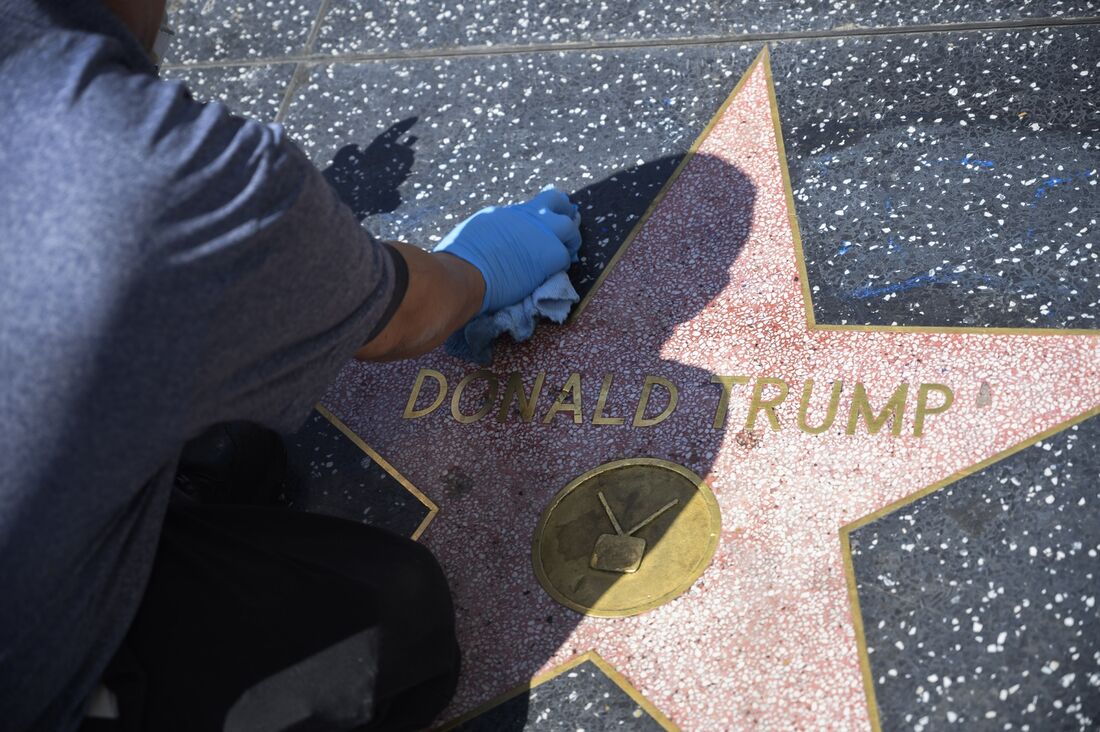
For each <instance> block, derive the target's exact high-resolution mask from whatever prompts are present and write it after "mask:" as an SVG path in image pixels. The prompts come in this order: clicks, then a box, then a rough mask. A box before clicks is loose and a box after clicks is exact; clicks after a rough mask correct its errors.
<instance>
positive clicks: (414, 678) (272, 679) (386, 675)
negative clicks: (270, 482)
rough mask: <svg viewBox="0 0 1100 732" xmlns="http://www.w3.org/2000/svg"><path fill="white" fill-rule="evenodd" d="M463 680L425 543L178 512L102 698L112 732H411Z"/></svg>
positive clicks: (264, 514) (260, 515)
mask: <svg viewBox="0 0 1100 732" xmlns="http://www.w3.org/2000/svg"><path fill="white" fill-rule="evenodd" d="M458 666H459V653H458V646H457V643H456V641H455V635H454V610H453V607H452V604H451V598H450V593H449V591H448V589H447V583H446V581H445V579H444V577H443V574H442V572H441V570H440V568H439V565H438V564H437V563H436V561H435V559H434V557H432V555H431V554H430V553H429V552H428V550H427V549H425V548H424V547H422V546H420V545H419V544H417V543H415V542H413V541H411V540H409V539H405V538H402V537H398V536H395V535H393V534H390V533H387V532H385V531H381V530H378V529H372V528H370V527H367V526H363V525H361V524H357V523H354V522H351V521H345V520H342V519H337V518H331V517H327V516H318V515H312V514H304V513H300V512H296V511H291V510H289V509H285V508H278V507H264V506H241V505H207V504H199V503H192V502H187V501H180V502H176V503H174V504H173V505H172V506H171V508H170V509H169V511H168V516H167V520H166V521H165V525H164V533H163V535H162V538H161V543H160V547H159V549H158V552H157V557H156V561H155V564H154V567H153V573H152V578H151V580H150V582H149V587H148V590H147V591H146V594H145V598H144V600H143V602H142V605H141V608H140V610H139V611H138V615H137V618H136V620H135V621H134V624H133V626H132V627H131V629H130V633H129V635H128V637H127V640H126V642H125V644H124V646H123V648H122V649H121V651H120V652H119V654H118V657H117V658H116V659H115V661H114V662H113V663H112V666H111V668H110V669H109V671H108V674H107V676H106V677H105V683H106V685H107V687H108V688H109V689H111V690H112V691H113V692H114V693H115V694H116V695H117V696H118V698H119V706H120V711H121V715H120V716H121V719H120V720H119V722H120V724H119V725H118V726H117V727H116V729H119V730H143V731H144V730H149V731H152V732H174V731H175V730H180V731H181V732H182V731H186V732H205V731H207V730H211V731H213V730H218V731H220V730H226V731H227V732H245V731H248V732H267V731H269V730H292V731H293V732H306V731H307V730H308V731H311V732H312V731H317V732H321V731H325V732H328V731H330V730H363V731H366V730H415V729H421V728H423V727H424V726H426V725H427V724H428V723H430V722H431V721H432V719H433V718H434V716H435V715H436V714H438V713H439V711H441V709H442V708H443V707H444V706H445V705H446V704H447V702H448V701H449V700H450V698H451V695H452V693H453V692H454V687H455V683H456V679H457V675H458ZM87 727H88V729H89V730H90V729H93V728H94V729H99V727H95V726H94V725H87Z"/></svg>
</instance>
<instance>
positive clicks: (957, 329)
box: [814, 323, 1100, 336]
mask: <svg viewBox="0 0 1100 732" xmlns="http://www.w3.org/2000/svg"><path fill="white" fill-rule="evenodd" d="M814 330H837V331H858V332H861V333H966V334H970V335H1030V336H1082V335H1091V336H1100V328H1097V329H1095V330H1094V329H1089V328H1006V327H1000V326H998V327H989V328H984V327H982V326H980V325H852V324H843V325H833V324H822V323H818V324H816V325H815V326H814Z"/></svg>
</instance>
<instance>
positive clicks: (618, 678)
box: [432, 651, 680, 732]
mask: <svg viewBox="0 0 1100 732" xmlns="http://www.w3.org/2000/svg"><path fill="white" fill-rule="evenodd" d="M585 661H591V662H592V664H593V665H594V666H595V667H596V668H598V669H599V670H600V671H601V672H603V674H604V675H605V676H607V678H609V679H611V681H612V683H614V684H615V685H616V686H618V687H619V688H620V689H622V690H623V691H624V692H625V693H626V695H627V696H629V697H630V698H631V699H633V700H634V702H635V703H636V704H637V705H638V706H639V707H641V708H642V710H643V711H644V712H645V713H646V714H648V715H649V716H650V717H652V718H653V720H654V721H655V722H657V724H659V725H661V729H664V730H666V731H667V732H680V728H679V727H677V726H676V725H675V724H673V723H672V720H671V719H669V718H668V717H666V716H665V715H664V714H663V713H662V712H661V710H659V709H658V708H657V707H655V706H654V705H653V702H651V701H649V700H648V699H646V698H645V697H644V696H642V693H641V692H640V691H638V689H637V688H635V687H634V685H633V684H631V683H630V682H629V681H627V679H626V677H625V676H623V675H622V674H621V673H619V672H618V671H616V670H615V668H614V667H612V665H611V664H609V663H608V662H607V661H605V660H604V659H603V657H602V656H600V654H599V653H597V652H596V651H588V652H586V653H582V654H581V655H579V656H576V657H574V658H571V659H570V660H568V661H566V662H565V663H563V664H562V665H560V666H558V667H557V668H554V669H551V670H550V671H547V672H546V673H544V674H540V675H538V676H536V677H535V678H533V679H531V680H530V681H528V682H527V683H525V684H520V685H519V686H517V687H515V688H513V689H510V690H509V691H506V692H504V693H503V694H501V695H500V696H497V697H494V698H493V699H490V700H489V701H487V702H485V703H484V704H481V705H479V706H477V707H476V708H474V709H472V710H470V711H469V712H466V713H465V714H463V715H462V716H461V717H458V718H457V719H453V720H451V721H450V722H446V723H444V725H443V726H441V727H434V728H432V732H448V730H453V729H455V728H456V727H458V726H460V725H463V724H465V723H466V722H469V721H470V720H472V719H475V718H477V717H479V716H481V715H482V714H484V713H485V712H487V711H489V710H490V709H493V708H494V707H497V706H500V705H501V704H503V703H505V702H506V701H509V700H511V699H514V698H515V697H517V696H519V695H520V694H523V693H525V692H528V691H530V690H531V689H533V688H535V687H536V686H539V685H541V684H545V683H546V682H547V681H551V680H553V679H556V678H557V677H558V676H561V675H562V674H564V673H566V672H568V671H572V670H573V669H575V668H576V667H577V666H580V665H581V664H582V663H584V662H585Z"/></svg>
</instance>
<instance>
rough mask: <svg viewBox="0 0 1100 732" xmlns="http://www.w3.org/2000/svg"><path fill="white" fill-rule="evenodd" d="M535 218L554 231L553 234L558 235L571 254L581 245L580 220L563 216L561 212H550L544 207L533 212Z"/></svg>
mask: <svg viewBox="0 0 1100 732" xmlns="http://www.w3.org/2000/svg"><path fill="white" fill-rule="evenodd" d="M535 218H537V219H538V221H539V223H541V224H542V225H543V226H545V227H546V228H548V229H550V231H552V232H553V233H554V236H556V237H558V239H559V240H560V241H561V243H562V244H564V245H565V248H566V249H567V250H569V253H570V254H572V253H573V252H574V251H576V249H577V248H579V247H580V245H581V229H580V220H579V219H573V218H571V217H569V216H563V215H562V214H557V213H551V212H549V211H547V210H545V209H543V210H541V211H539V212H538V213H537V214H535Z"/></svg>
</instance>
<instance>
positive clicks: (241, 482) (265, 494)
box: [176, 422, 287, 505]
mask: <svg viewBox="0 0 1100 732" xmlns="http://www.w3.org/2000/svg"><path fill="white" fill-rule="evenodd" d="M286 464H287V459H286V448H285V447H283V441H282V439H280V437H279V435H278V434H277V433H276V432H273V431H272V430H269V429H267V428H265V427H261V426H260V425H258V424H254V423H252V422H225V423H223V424H218V425H215V426H213V427H211V428H210V429H208V430H207V431H206V432H203V433H202V434H201V435H199V436H198V437H196V438H195V439H193V440H191V441H189V442H188V443H187V444H186V445H184V446H183V453H182V454H181V455H180V461H179V467H177V468H176V488H177V489H178V491H179V492H180V493H182V494H184V495H185V496H187V497H188V498H191V499H193V500H196V501H199V502H200V503H236V504H241V503H246V504H252V505H272V504H275V503H277V502H278V500H279V496H280V494H281V493H282V492H283V484H284V482H285V481H286Z"/></svg>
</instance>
